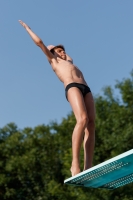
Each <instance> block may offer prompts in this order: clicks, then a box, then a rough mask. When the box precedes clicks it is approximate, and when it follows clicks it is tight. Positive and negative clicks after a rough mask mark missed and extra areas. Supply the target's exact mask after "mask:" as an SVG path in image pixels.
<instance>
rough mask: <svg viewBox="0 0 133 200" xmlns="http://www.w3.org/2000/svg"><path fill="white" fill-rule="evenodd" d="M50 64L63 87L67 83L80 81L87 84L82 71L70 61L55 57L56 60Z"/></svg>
mask: <svg viewBox="0 0 133 200" xmlns="http://www.w3.org/2000/svg"><path fill="white" fill-rule="evenodd" d="M51 65H52V67H53V70H54V72H55V73H56V75H57V76H58V78H59V79H60V81H62V82H63V83H64V86H65V87H66V86H67V85H68V84H69V83H81V84H85V85H87V83H86V82H85V80H84V77H83V74H82V72H81V71H80V70H79V69H78V68H77V67H76V66H75V65H74V64H72V63H71V62H69V61H67V60H63V59H60V58H57V62H53V63H52V64H51Z"/></svg>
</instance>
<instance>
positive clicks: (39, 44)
mask: <svg viewBox="0 0 133 200" xmlns="http://www.w3.org/2000/svg"><path fill="white" fill-rule="evenodd" d="M42 44H43V41H42V40H41V39H39V40H38V41H36V45H37V46H39V47H40V46H41V45H42Z"/></svg>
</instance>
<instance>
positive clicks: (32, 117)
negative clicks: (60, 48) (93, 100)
mask: <svg viewBox="0 0 133 200" xmlns="http://www.w3.org/2000/svg"><path fill="white" fill-rule="evenodd" d="M0 8H1V9H0V10H1V11H0V128H2V127H4V126H5V125H7V124H8V123H11V122H14V123H15V124H16V125H17V126H18V127H19V128H20V129H23V128H25V127H32V128H34V127H35V126H38V125H42V124H45V125H48V124H49V123H50V122H52V121H56V122H57V123H60V122H61V121H62V119H63V118H65V117H67V115H68V114H69V113H70V112H71V107H70V105H69V103H68V102H67V101H66V98H65V91H64V86H63V84H62V83H61V82H60V81H59V80H58V78H57V77H56V75H55V73H54V72H53V70H52V68H51V66H50V65H49V63H48V61H47V59H46V57H45V55H44V54H43V52H42V51H41V50H40V49H39V47H37V46H36V45H35V44H34V42H33V41H32V39H31V38H30V36H29V35H28V33H27V32H26V30H25V29H24V28H23V27H22V26H21V25H20V24H19V22H18V20H19V19H21V20H23V21H24V22H25V23H27V24H28V25H29V26H30V28H31V29H32V30H33V31H34V32H35V33H36V34H37V35H38V36H39V37H40V38H41V39H42V40H43V42H44V44H45V45H49V44H53V45H57V44H63V45H64V46H65V49H66V52H67V53H68V55H70V56H71V57H72V58H73V61H74V64H75V65H76V66H78V68H79V69H80V70H81V71H82V73H83V74H84V77H85V80H86V82H87V83H88V85H89V87H90V88H91V90H92V93H93V96H97V95H100V94H102V91H103V88H104V87H106V86H111V87H112V88H113V87H114V85H115V84H116V80H119V81H122V80H123V78H128V77H130V72H131V70H132V69H133V1H132V0H128V1H125V0H117V1H116V0H111V1H109V0H108V1H107V0H94V1H92V0H82V1H74V0H73V1H70V0H68V1H62V0H56V1H55V0H51V1H45V0H39V1H35V0H28V1H26V0H23V1H22V0H19V1H15V0H12V1H11V0H6V1H5V0H1V1H0Z"/></svg>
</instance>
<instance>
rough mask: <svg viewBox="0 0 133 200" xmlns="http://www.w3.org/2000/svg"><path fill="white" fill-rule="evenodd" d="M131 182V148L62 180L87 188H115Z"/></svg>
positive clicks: (132, 156) (132, 157) (132, 173)
mask: <svg viewBox="0 0 133 200" xmlns="http://www.w3.org/2000/svg"><path fill="white" fill-rule="evenodd" d="M132 182H133V149H131V150H129V151H127V152H125V153H123V154H120V155H119V156H116V157H114V158H111V159H109V160H107V161H105V162H103V163H101V164H98V165H96V166H94V167H92V168H90V169H88V170H85V171H83V172H81V173H79V174H77V175H75V176H73V177H71V178H68V179H66V180H65V181H64V183H65V184H68V185H73V186H82V187H89V188H106V189H115V188H118V187H121V186H123V185H126V184H129V183H132Z"/></svg>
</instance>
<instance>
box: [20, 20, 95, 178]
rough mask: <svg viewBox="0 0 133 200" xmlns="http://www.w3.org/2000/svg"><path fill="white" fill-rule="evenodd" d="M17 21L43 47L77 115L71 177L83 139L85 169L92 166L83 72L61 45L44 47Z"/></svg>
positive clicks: (91, 125)
mask: <svg viewBox="0 0 133 200" xmlns="http://www.w3.org/2000/svg"><path fill="white" fill-rule="evenodd" d="M19 22H20V24H21V25H22V26H23V27H24V28H25V29H26V30H27V32H28V33H29V35H30V36H31V38H32V39H33V41H34V42H35V44H36V45H37V46H39V47H40V48H41V49H42V51H43V52H44V54H45V55H46V57H47V59H48V61H49V63H50V65H51V66H52V69H53V71H54V72H55V74H56V75H57V77H58V78H59V79H60V81H61V82H63V84H64V87H65V92H66V98H67V100H68V101H69V103H70V105H71V107H72V110H73V112H74V115H75V118H76V125H75V128H74V130H73V134H72V164H71V169H70V170H71V174H72V176H74V175H76V174H78V173H80V162H79V154H80V147H81V144H82V140H83V138H84V170H86V169H89V168H90V167H92V160H93V152H94V143H95V106H94V100H93V97H92V94H91V91H90V88H89V87H88V85H87V83H86V82H85V80H84V77H83V74H82V72H81V71H80V70H79V69H78V68H77V67H76V66H75V65H74V64H73V61H72V59H71V58H70V57H69V56H68V55H67V54H66V52H65V48H64V46H63V45H57V46H53V45H49V46H48V47H46V46H45V45H44V44H43V41H42V40H41V39H40V38H39V37H38V36H37V35H36V34H35V33H34V32H33V31H32V30H31V29H30V27H29V26H27V24H25V23H24V22H22V21H21V20H19Z"/></svg>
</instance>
